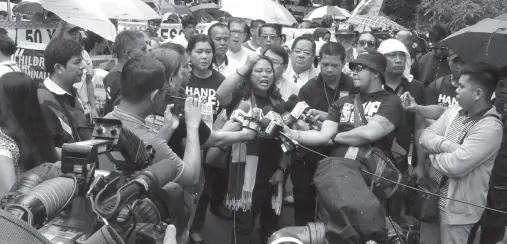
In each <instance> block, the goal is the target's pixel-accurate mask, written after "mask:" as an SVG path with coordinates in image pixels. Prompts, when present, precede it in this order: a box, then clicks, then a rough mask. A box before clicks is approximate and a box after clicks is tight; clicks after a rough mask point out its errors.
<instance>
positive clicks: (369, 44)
mask: <svg viewBox="0 0 507 244" xmlns="http://www.w3.org/2000/svg"><path fill="white" fill-rule="evenodd" d="M357 43H358V44H359V45H360V46H362V47H375V42H373V41H365V40H359V41H358V42H357Z"/></svg>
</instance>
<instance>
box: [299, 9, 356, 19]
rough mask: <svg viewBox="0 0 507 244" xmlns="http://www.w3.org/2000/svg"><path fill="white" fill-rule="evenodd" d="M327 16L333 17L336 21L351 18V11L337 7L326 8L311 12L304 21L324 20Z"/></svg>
mask: <svg viewBox="0 0 507 244" xmlns="http://www.w3.org/2000/svg"><path fill="white" fill-rule="evenodd" d="M325 15H331V16H333V18H335V19H346V18H348V17H350V13H349V11H347V10H345V9H343V8H339V7H337V6H324V7H320V8H316V9H314V10H312V11H310V12H309V13H308V14H307V15H306V16H305V18H304V19H303V20H312V19H322V18H323V17H324V16H325Z"/></svg>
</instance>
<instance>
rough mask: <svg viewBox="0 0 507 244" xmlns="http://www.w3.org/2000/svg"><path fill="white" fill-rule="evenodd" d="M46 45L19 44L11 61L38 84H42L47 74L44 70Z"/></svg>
mask: <svg viewBox="0 0 507 244" xmlns="http://www.w3.org/2000/svg"><path fill="white" fill-rule="evenodd" d="M45 48H46V44H44V43H33V42H21V43H19V44H18V49H17V50H16V53H14V55H13V56H12V59H13V60H14V61H16V63H18V65H19V68H20V69H21V71H23V72H25V73H26V74H28V75H29V76H30V77H31V78H32V79H33V80H34V81H36V82H37V83H38V84H40V83H42V82H43V81H44V79H46V77H48V73H47V72H46V70H45V68H44V49H45Z"/></svg>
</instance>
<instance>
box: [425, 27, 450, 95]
mask: <svg viewBox="0 0 507 244" xmlns="http://www.w3.org/2000/svg"><path fill="white" fill-rule="evenodd" d="M447 36H448V33H447V30H445V29H444V27H442V26H440V25H435V26H433V28H431V30H430V31H429V37H430V41H431V52H430V53H427V54H425V55H424V56H422V57H421V59H420V60H419V67H421V70H420V71H421V77H420V78H421V81H422V82H423V83H424V86H425V87H427V86H428V85H429V84H430V83H431V82H432V81H434V80H436V79H438V78H440V77H442V76H446V75H449V74H451V70H450V68H449V64H448V63H447V56H449V49H448V48H447V46H446V45H445V44H444V43H443V42H442V40H443V39H445V38H446V37H447Z"/></svg>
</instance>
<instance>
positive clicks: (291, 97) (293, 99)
mask: <svg viewBox="0 0 507 244" xmlns="http://www.w3.org/2000/svg"><path fill="white" fill-rule="evenodd" d="M287 101H293V102H296V103H297V102H299V98H298V96H297V95H296V94H292V95H290V97H289V99H287Z"/></svg>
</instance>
